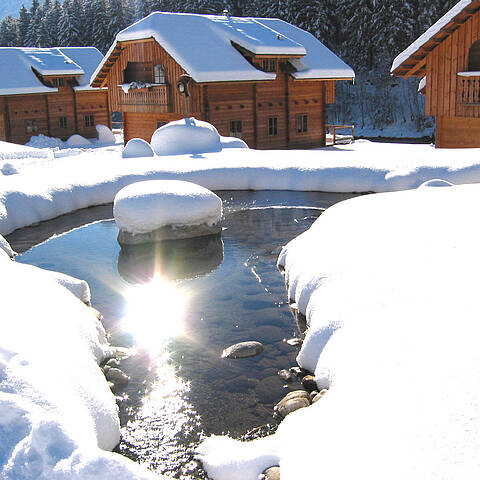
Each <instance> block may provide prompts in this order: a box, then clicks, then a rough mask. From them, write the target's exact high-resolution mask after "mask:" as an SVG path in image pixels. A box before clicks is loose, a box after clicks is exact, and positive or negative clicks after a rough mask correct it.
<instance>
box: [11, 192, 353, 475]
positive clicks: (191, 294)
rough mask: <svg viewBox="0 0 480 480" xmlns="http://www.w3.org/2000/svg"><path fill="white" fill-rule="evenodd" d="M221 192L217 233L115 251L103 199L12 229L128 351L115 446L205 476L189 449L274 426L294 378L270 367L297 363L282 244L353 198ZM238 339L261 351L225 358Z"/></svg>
mask: <svg viewBox="0 0 480 480" xmlns="http://www.w3.org/2000/svg"><path fill="white" fill-rule="evenodd" d="M219 195H220V196H221V197H222V200H223V202H224V210H225V218H224V220H223V227H224V230H223V232H222V234H221V236H214V237H205V238H203V239H195V240H191V241H186V242H175V243H168V244H162V245H157V246H142V247H137V248H131V247H130V248H128V249H125V248H120V245H119V244H118V243H117V240H116V237H117V234H118V229H117V227H116V225H115V223H114V221H113V220H111V206H103V207H96V208H94V209H86V210H84V211H82V212H78V213H75V214H72V215H67V216H64V217H62V218H60V219H56V220H54V221H52V222H44V223H43V224H41V225H40V226H38V227H30V228H28V229H22V230H19V231H17V232H15V233H14V235H11V236H9V237H8V239H9V240H10V242H11V243H12V244H13V247H14V248H15V249H17V250H19V251H24V250H26V251H25V252H24V253H22V254H21V255H19V257H18V258H17V260H18V261H20V262H24V263H30V264H33V265H37V266H40V267H43V268H47V269H51V270H57V271H61V272H64V273H67V274H70V275H73V276H75V277H78V278H82V279H85V280H87V281H88V283H89V285H90V287H91V289H92V303H93V305H94V306H95V307H96V308H97V309H99V310H100V311H101V312H102V314H103V315H104V325H105V328H106V329H107V331H108V333H109V336H110V341H111V343H112V344H114V345H119V346H126V347H130V348H131V351H132V352H133V353H134V354H133V355H131V356H130V357H128V358H126V359H124V360H122V361H121V364H120V368H121V369H122V370H123V371H124V372H126V373H127V374H128V375H129V376H130V377H131V380H130V382H129V384H128V386H127V387H126V388H125V389H124V390H123V391H121V392H119V394H118V395H119V396H121V397H122V401H121V402H120V419H121V424H122V441H121V443H120V445H119V447H118V450H119V451H120V452H122V453H123V454H124V455H126V456H128V457H130V458H132V459H134V460H136V461H139V462H141V463H144V464H146V465H148V466H149V467H150V468H151V469H153V470H156V471H159V472H161V473H168V474H169V475H171V476H173V477H175V478H182V479H198V478H206V476H205V474H204V472H203V471H202V469H201V467H200V465H199V464H198V463H197V462H196V461H195V460H194V456H193V449H194V448H195V446H196V445H198V442H199V441H200V439H201V437H202V435H209V434H221V433H227V432H228V433H230V434H231V435H233V436H236V437H239V436H241V435H243V434H245V433H246V432H247V431H251V430H253V429H255V428H257V427H262V428H261V429H260V430H259V431H260V432H261V433H264V432H266V431H270V430H274V429H275V425H276V421H275V420H274V419H273V417H272V413H273V406H274V404H275V403H277V402H278V401H279V400H280V399H281V398H282V397H283V396H284V395H285V394H286V393H287V392H288V391H289V390H291V389H298V388H299V387H300V386H299V384H298V383H295V382H294V383H289V384H286V383H285V382H283V381H282V380H281V379H280V377H279V376H278V374H277V372H278V371H279V370H281V369H284V368H288V367H290V366H292V365H295V357H296V353H297V351H296V348H294V347H291V346H290V345H288V344H287V343H285V342H284V339H288V338H291V337H295V336H298V331H297V329H296V325H295V323H294V321H293V319H292V316H291V314H290V311H289V308H288V303H287V301H286V294H285V286H284V282H283V278H282V276H281V275H280V274H279V273H278V271H277V269H276V266H275V263H276V258H277V255H278V252H279V247H280V246H282V245H284V244H286V243H287V242H288V241H289V240H291V239H292V238H294V237H296V236H297V235H299V234H300V233H302V232H303V231H305V230H306V229H307V228H308V227H309V226H310V225H311V223H312V222H313V221H314V220H315V219H316V218H317V217H318V216H319V215H320V213H321V210H320V208H324V207H328V206H329V205H331V204H333V203H335V202H337V201H340V200H343V199H345V198H348V197H350V196H351V195H340V194H325V193H312V192H219ZM280 206H282V207H283V208H279V207H280ZM89 221H90V222H92V221H93V223H88V224H87V225H85V226H79V225H81V224H82V223H86V222H89ZM74 227H75V228H74ZM71 228H73V230H70V229H71ZM64 232H65V233H64ZM52 233H56V235H54V236H53V237H51V238H49V239H48V240H47V241H44V240H45V238H46V237H49V236H50V235H52ZM38 241H44V242H43V243H41V244H40V245H37V246H34V247H33V248H30V249H28V248H29V247H31V246H32V245H33V244H35V243H36V242H38ZM245 340H258V341H260V342H262V343H263V344H264V345H265V350H264V352H263V353H262V354H260V355H258V356H256V357H253V358H247V359H237V360H227V359H222V358H221V353H222V350H223V349H224V348H226V347H228V346H229V345H232V344H234V343H237V342H241V341H245Z"/></svg>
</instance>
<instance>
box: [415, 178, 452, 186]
mask: <svg viewBox="0 0 480 480" xmlns="http://www.w3.org/2000/svg"><path fill="white" fill-rule="evenodd" d="M424 187H453V183H450V182H447V181H446V180H442V179H440V178H434V179H432V180H427V181H426V182H423V183H422V184H421V185H420V186H419V187H418V188H424Z"/></svg>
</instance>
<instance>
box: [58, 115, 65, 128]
mask: <svg viewBox="0 0 480 480" xmlns="http://www.w3.org/2000/svg"><path fill="white" fill-rule="evenodd" d="M58 126H59V127H60V128H67V117H60V118H59V119H58Z"/></svg>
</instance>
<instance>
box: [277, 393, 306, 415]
mask: <svg viewBox="0 0 480 480" xmlns="http://www.w3.org/2000/svg"><path fill="white" fill-rule="evenodd" d="M310 404H311V402H310V396H309V394H308V393H307V392H305V391H304V390H295V391H294V392H290V393H287V395H285V397H283V398H282V400H280V401H279V402H278V403H277V404H276V405H275V407H274V411H275V413H276V414H277V415H279V416H280V417H282V418H285V417H286V416H287V415H288V414H289V413H292V412H294V411H295V410H298V409H300V408H304V407H308V406H309V405H310Z"/></svg>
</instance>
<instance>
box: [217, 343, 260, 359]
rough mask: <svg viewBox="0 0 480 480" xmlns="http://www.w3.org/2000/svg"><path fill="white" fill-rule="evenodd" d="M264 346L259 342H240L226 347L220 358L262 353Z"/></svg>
mask: <svg viewBox="0 0 480 480" xmlns="http://www.w3.org/2000/svg"><path fill="white" fill-rule="evenodd" d="M263 350H264V346H263V345H262V344H261V343H260V342H240V343H236V344H235V345H232V346H230V347H228V348H226V349H225V350H224V351H223V353H222V358H247V357H254V356H255V355H258V354H259V353H262V352H263Z"/></svg>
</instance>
